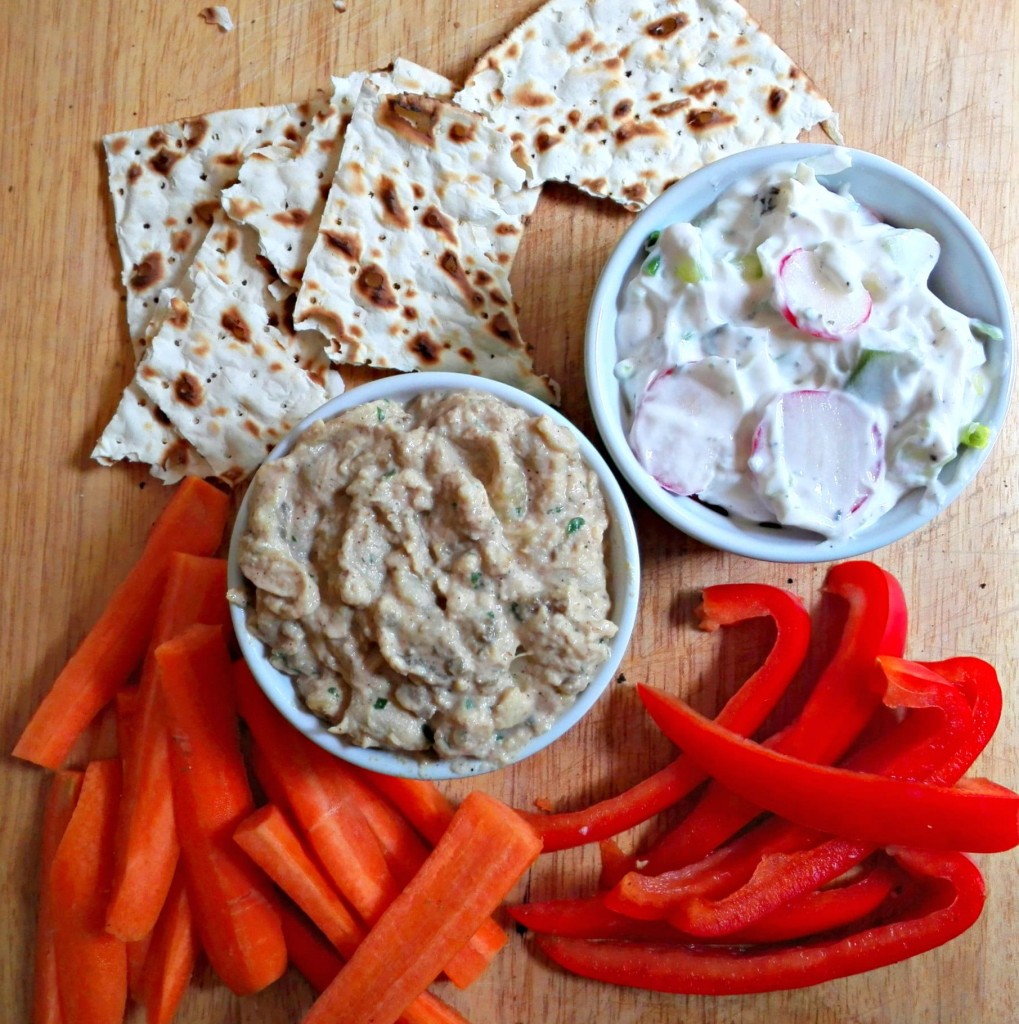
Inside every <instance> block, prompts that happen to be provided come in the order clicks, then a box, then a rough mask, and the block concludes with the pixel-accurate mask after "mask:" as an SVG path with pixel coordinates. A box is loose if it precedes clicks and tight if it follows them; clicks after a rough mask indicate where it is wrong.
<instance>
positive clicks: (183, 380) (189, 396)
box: [173, 373, 204, 407]
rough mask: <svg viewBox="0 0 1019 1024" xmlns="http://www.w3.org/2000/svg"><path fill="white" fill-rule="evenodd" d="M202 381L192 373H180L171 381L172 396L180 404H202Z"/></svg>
mask: <svg viewBox="0 0 1019 1024" xmlns="http://www.w3.org/2000/svg"><path fill="white" fill-rule="evenodd" d="M203 393H204V392H203V391H202V382H201V381H200V380H199V379H198V378H197V377H196V376H195V375H194V374H193V373H182V374H180V375H179V376H178V377H177V379H176V380H175V381H174V382H173V397H174V398H176V399H177V401H178V402H180V403H181V404H182V405H190V406H192V407H194V406H196V405H201V404H202V396H203Z"/></svg>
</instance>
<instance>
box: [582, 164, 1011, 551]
mask: <svg viewBox="0 0 1019 1024" xmlns="http://www.w3.org/2000/svg"><path fill="white" fill-rule="evenodd" d="M836 149H837V147H834V146H830V145H815V144H788V145H778V146H767V147H764V148H761V149H751V150H747V151H745V152H742V153H738V154H734V155H733V156H728V157H725V158H724V159H722V160H719V161H718V162H717V163H713V164H709V165H708V166H706V167H704V168H702V169H700V170H698V171H695V172H694V173H693V174H691V175H689V176H688V177H686V178H683V179H682V180H681V181H679V182H677V183H676V184H675V185H673V186H672V187H671V188H669V189H667V190H666V191H665V192H664V193H662V195H661V196H659V197H658V199H656V200H655V201H654V202H653V203H652V204H651V205H650V206H649V207H648V208H647V209H646V210H644V211H643V213H641V215H640V216H639V217H637V219H636V220H635V221H634V222H633V224H632V225H631V226H630V228H629V229H628V230H627V232H626V233H625V234H624V235H623V237H622V238H621V239H620V241H619V243H618V244H617V245H616V247H615V249H614V250H613V252H612V255H611V256H610V257H609V260H608V262H607V263H606V265H605V267H604V269H603V270H602V273H601V277H600V279H599V281H598V285H597V287H596V289H595V293H594V297H593V299H592V302H591V307H590V310H589V314H588V320H587V333H586V340H585V351H584V358H585V374H586V378H587V390H588V397H589V400H590V402H591V408H592V411H593V413H594V418H595V422H596V423H597V426H598V430H599V432H600V434H601V436H602V440H603V441H604V442H605V445H606V447H607V449H608V451H609V454H610V456H611V458H612V459H613V461H614V462H615V464H616V466H617V467H618V468H619V470H620V472H621V473H622V475H623V476H624V477H625V478H626V480H627V481H628V482H629V483H630V485H631V486H632V487H633V489H634V490H635V491H636V492H637V494H638V495H639V496H640V497H641V498H642V499H643V500H644V502H646V503H647V504H648V505H649V506H650V507H651V508H652V509H654V510H655V511H656V512H657V513H658V514H659V515H660V516H662V518H663V519H665V520H666V521H667V522H669V523H671V524H672V525H673V526H676V527H678V528H679V529H680V530H682V531H683V532H684V533H687V534H689V535H690V536H692V537H694V538H696V539H697V540H700V541H702V542H703V543H705V544H708V545H710V546H711V547H714V548H718V549H721V550H724V551H731V552H733V553H735V554H739V555H746V556H749V557H751V558H759V559H763V560H767V561H773V562H824V561H834V560H836V559H840V558H850V557H854V556H857V555H860V554H864V553H866V552H869V551H874V550H876V549H878V548H881V547H884V546H885V545H887V544H891V543H892V542H894V541H897V540H900V539H901V538H903V537H905V536H906V535H907V534H909V533H912V532H913V531H914V530H917V529H919V528H920V527H922V526H924V525H926V524H927V523H928V522H930V521H931V520H932V519H933V518H934V517H935V516H936V515H937V514H938V513H939V512H941V511H942V510H943V509H944V508H945V507H946V506H947V505H948V504H949V503H950V502H951V501H953V500H954V499H955V498H957V497H958V496H959V494H960V493H961V492H962V490H963V489H964V488H965V487H966V485H967V484H968V483H969V482H970V480H972V479H973V477H974V475H975V474H976V472H977V470H978V469H979V468H980V467H981V466H982V465H983V463H984V461H985V460H986V458H987V456H988V454H989V452H990V450H991V444H989V445H988V446H987V447H986V448H983V449H975V448H970V449H966V450H965V451H962V452H961V453H960V454H959V456H958V457H957V458H956V459H954V460H953V461H952V462H951V463H949V464H948V465H947V466H946V467H945V468H944V470H943V471H942V473H941V477H940V482H941V484H942V485H943V487H944V493H945V501H944V502H943V503H942V504H941V505H939V506H938V505H935V504H934V503H933V502H931V501H923V500H922V499H923V495H922V494H921V493H920V492H913V493H910V494H908V495H906V496H905V497H904V498H903V499H902V500H901V501H900V502H899V503H898V504H897V505H896V506H895V507H894V508H893V509H891V510H890V511H889V512H887V513H886V514H885V515H884V516H882V517H881V518H880V519H879V520H878V521H877V522H875V523H873V524H871V525H870V526H868V527H866V528H865V529H863V530H860V531H859V532H858V533H855V534H852V535H850V536H849V537H846V538H842V539H837V540H826V539H823V538H821V537H819V536H818V535H816V534H811V533H808V532H806V531H803V530H798V529H792V528H787V527H782V528H775V527H769V526H764V525H759V524H755V523H749V522H745V521H741V520H739V519H738V518H737V517H735V516H725V515H723V514H720V513H718V512H716V511H713V510H712V509H710V508H708V507H706V506H705V505H703V504H700V503H699V502H697V501H695V500H694V499H692V498H689V497H682V496H678V495H675V494H671V493H669V492H668V491H666V490H665V489H664V488H662V487H661V486H660V485H659V484H658V483H657V482H656V481H655V480H654V479H653V478H652V477H651V476H650V474H648V472H647V471H646V470H645V469H644V468H643V466H641V465H640V463H639V462H638V461H637V458H636V456H635V455H634V453H633V452H632V450H631V449H630V445H629V443H628V441H627V431H628V426H629V425H628V424H627V423H624V409H623V404H622V399H621V393H620V388H619V382H618V381H617V380H616V378H615V376H614V375H613V369H614V367H615V365H616V363H617V361H618V356H617V354H616V320H617V316H618V312H619V309H620V304H621V300H622V294H623V289H624V286H625V284H626V282H627V281H628V280H629V278H630V276H631V275H632V274H633V273H634V272H635V271H636V268H637V267H638V266H639V264H640V262H641V261H642V260H643V258H644V257H645V248H644V244H645V241H646V240H647V237H648V235H649V234H651V232H652V231H660V230H661V229H663V228H665V227H668V226H669V225H670V224H675V223H679V222H686V221H691V220H693V219H694V218H695V217H697V216H698V215H699V214H701V213H703V212H705V211H706V210H707V209H708V207H710V206H711V205H712V204H713V203H714V202H715V200H716V199H717V198H718V197H719V196H720V195H721V194H722V193H723V192H725V191H726V190H727V189H728V188H730V187H731V186H733V185H734V184H735V183H736V182H738V181H741V180H742V179H744V178H747V177H750V176H754V175H757V174H759V173H761V172H763V171H764V170H765V169H766V168H768V167H771V166H773V165H776V164H787V163H790V162H793V163H795V162H797V161H800V160H804V159H810V158H814V157H819V156H823V155H825V154H828V153H831V152H833V151H836ZM841 152H844V153H847V154H848V155H849V156H850V157H851V161H852V163H851V166H850V167H849V168H848V169H846V170H844V171H842V172H840V173H839V174H836V175H822V176H821V179H822V180H823V181H824V182H825V183H827V184H828V185H829V186H830V187H834V188H839V187H841V186H843V185H848V186H849V190H850V192H851V193H852V195H853V197H854V198H855V199H856V200H857V201H858V202H860V203H862V204H863V205H864V206H866V207H868V208H870V209H871V210H873V211H874V212H875V213H876V214H877V215H878V216H879V217H881V219H882V220H885V221H887V222H889V223H891V224H895V225H897V226H899V227H916V228H923V229H924V230H925V231H927V232H929V233H930V234H932V235H933V236H934V237H935V238H936V239H937V240H938V242H939V243H940V244H941V258H940V259H939V261H938V264H937V266H936V267H935V269H934V273H933V274H932V275H931V279H930V286H931V289H932V291H934V293H935V294H937V295H938V296H939V297H940V298H941V299H942V300H944V301H945V302H947V303H948V304H949V305H950V306H953V307H954V308H956V309H958V310H960V311H961V312H963V313H965V314H967V315H968V316H971V317H976V318H978V319H980V320H984V321H986V322H987V323H990V324H994V325H996V326H998V327H1000V328H1001V330H1002V331H1003V333H1004V339H1003V340H1002V341H1000V342H992V343H990V344H988V346H987V348H988V370H989V374H990V378H991V388H990V391H989V393H988V395H987V401H986V404H985V406H984V409H983V411H982V413H981V416H980V421H981V422H982V423H985V424H987V425H988V426H989V427H990V428H991V430H992V443H993V438H996V437H997V434H998V432H999V430H1000V428H1001V425H1002V423H1003V421H1004V419H1005V412H1006V409H1007V407H1008V401H1009V395H1010V392H1011V389H1012V377H1013V370H1014V357H1013V351H1014V343H1013V337H1014V329H1013V323H1012V308H1011V304H1010V302H1009V298H1008V293H1007V291H1006V288H1005V284H1004V281H1003V280H1002V276H1001V271H1000V270H999V269H998V266H997V264H996V262H995V260H994V257H993V256H992V255H991V252H990V250H989V249H988V247H987V244H986V243H985V242H984V240H983V239H982V238H981V237H980V235H979V233H978V232H977V230H976V228H974V227H973V225H972V224H971V223H970V221H969V220H968V219H967V218H966V217H965V216H964V215H963V214H962V213H961V212H960V211H959V209H958V208H957V207H956V206H955V205H954V204H953V203H952V202H951V201H950V200H949V199H947V198H946V197H945V196H944V195H942V194H941V193H940V192H939V191H938V190H937V189H935V188H934V187H933V186H932V185H929V184H928V183H927V182H925V181H924V180H923V179H922V178H919V177H917V175H915V174H913V173H912V172H911V171H908V170H906V169H905V168H904V167H900V166H899V165H898V164H895V163H892V162H891V161H889V160H886V159H884V158H883V157H879V156H874V155H873V154H871V153H865V152H862V151H860V150H854V149H848V150H846V149H843V150H841Z"/></svg>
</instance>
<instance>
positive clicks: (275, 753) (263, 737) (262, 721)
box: [234, 662, 399, 924]
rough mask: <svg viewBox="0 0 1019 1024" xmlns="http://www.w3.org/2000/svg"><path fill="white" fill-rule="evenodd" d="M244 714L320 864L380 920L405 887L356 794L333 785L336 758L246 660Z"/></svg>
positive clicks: (276, 789)
mask: <svg viewBox="0 0 1019 1024" xmlns="http://www.w3.org/2000/svg"><path fill="white" fill-rule="evenodd" d="M234 683H235V686H236V690H237V702H238V707H239V708H240V712H241V716H242V717H243V718H244V720H245V721H246V722H247V724H248V727H249V729H250V730H251V732H252V735H253V736H254V739H255V743H256V744H257V746H258V748H259V750H260V751H261V755H262V758H261V760H260V761H256V769H257V768H258V766H259V765H260V764H261V765H262V766H263V773H265V772H267V773H268V774H267V777H265V778H263V777H262V775H259V779H260V780H261V781H262V784H263V787H264V788H265V789H266V791H267V792H269V793H270V794H273V795H274V796H275V797H276V798H279V797H280V796H281V795H282V796H284V797H285V800H286V803H287V805H288V806H289V808H290V810H291V812H292V813H293V815H294V817H295V818H296V820H297V822H298V824H299V825H300V826H301V829H302V830H303V831H304V834H305V835H306V836H307V838H308V841H309V843H310V844H311V847H312V849H313V850H314V851H315V853H316V855H317V856H318V859H319V862H320V863H321V864H322V867H323V868H324V869H325V871H326V874H327V875H328V876H329V877H330V879H331V880H332V882H333V884H334V885H335V886H336V888H337V889H338V890H339V891H340V893H342V895H343V896H344V897H345V898H346V900H347V901H348V902H349V903H350V904H351V906H352V907H353V908H354V909H355V910H356V911H357V913H358V914H359V915H360V917H361V919H362V920H363V921H365V922H367V923H369V924H370V923H371V922H373V921H375V920H376V919H377V918H378V916H379V915H380V914H381V913H382V911H383V910H384V909H385V908H386V907H387V906H389V904H390V903H391V902H392V901H393V899H394V898H395V897H396V895H397V893H398V892H399V886H398V885H397V883H396V880H395V879H394V878H393V875H392V872H391V871H390V870H389V867H388V865H387V864H386V860H385V857H384V856H383V854H382V849H381V847H380V846H379V842H378V840H377V839H376V837H375V833H374V832H372V830H371V828H370V826H369V825H368V823H367V822H366V821H365V819H364V815H363V814H362V813H361V811H360V809H359V808H358V807H357V805H356V802H355V800H354V797H353V795H352V794H351V793H350V792H349V791H348V792H340V791H338V789H337V787H335V786H331V785H329V784H327V782H326V780H328V779H329V776H330V772H331V770H332V769H333V767H334V765H333V764H332V762H333V760H334V758H333V756H332V755H331V754H329V753H327V752H326V751H324V750H322V749H321V748H320V747H317V746H316V745H315V744H314V743H312V742H311V741H310V740H309V739H307V738H306V737H305V736H302V735H301V733H299V732H298V731H297V730H296V729H295V728H294V727H293V726H292V725H290V723H289V722H287V721H286V720H285V719H284V718H283V717H282V716H281V715H280V714H279V713H278V712H277V711H276V709H275V708H274V707H273V706H272V705H271V704H270V703H269V699H268V698H267V697H266V696H265V694H263V693H262V691H261V689H259V686H258V683H257V682H255V678H254V676H252V675H251V671H250V670H249V669H248V667H247V666H246V665H245V664H244V663H243V662H237V663H235V666H234Z"/></svg>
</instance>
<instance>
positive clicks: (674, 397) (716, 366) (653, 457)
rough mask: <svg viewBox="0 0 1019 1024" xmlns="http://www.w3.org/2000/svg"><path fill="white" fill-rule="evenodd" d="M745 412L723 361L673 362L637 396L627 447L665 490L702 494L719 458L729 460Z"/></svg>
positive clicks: (712, 359)
mask: <svg viewBox="0 0 1019 1024" xmlns="http://www.w3.org/2000/svg"><path fill="white" fill-rule="evenodd" d="M743 412H744V410H743V408H742V405H741V402H740V398H739V388H738V387H737V386H736V381H735V379H734V376H733V370H732V367H731V365H730V364H729V363H728V361H727V360H724V359H716V358H710V357H709V358H707V359H702V360H699V361H698V362H695V363H689V364H686V365H685V366H683V367H673V368H671V369H668V370H664V371H663V372H661V373H659V374H657V375H656V376H655V377H653V378H652V379H651V381H650V382H649V383H648V386H647V388H646V389H645V390H644V393H643V394H642V395H641V397H640V401H639V403H638V405H637V411H636V413H635V415H634V418H633V426H632V427H631V428H630V447H631V448H632V449H633V452H634V454H635V455H636V456H637V459H638V461H639V462H640V464H641V465H642V466H643V467H644V468H645V469H646V470H647V471H648V472H649V473H650V474H651V475H652V476H653V477H654V478H655V479H656V480H657V481H658V483H660V484H661V485H662V487H664V488H665V489H666V490H668V491H672V492H673V493H674V494H684V495H691V494H700V493H701V492H703V491H704V490H705V489H706V488H707V487H708V486H709V484H710V483H711V480H712V479H713V477H714V476H715V472H716V470H717V469H718V466H719V462H720V460H727V461H729V462H731V461H732V457H733V454H732V453H733V449H734V445H735V442H734V436H735V434H736V431H737V429H738V427H739V422H740V419H741V418H742V416H743Z"/></svg>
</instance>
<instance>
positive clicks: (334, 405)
mask: <svg viewBox="0 0 1019 1024" xmlns="http://www.w3.org/2000/svg"><path fill="white" fill-rule="evenodd" d="M462 390H472V391H482V392H485V393H486V394H490V395H495V396H496V397H497V398H501V399H502V400H503V401H505V402H507V403H509V404H510V405H514V406H517V407H519V408H521V409H523V410H525V411H526V412H528V413H530V414H532V415H542V414H543V415H546V416H549V417H551V418H552V419H553V420H555V421H556V422H557V423H561V424H563V425H564V426H566V427H567V428H569V429H570V431H571V432H572V433H573V434H574V436H575V437H576V438H577V441H578V443H579V445H580V451H581V454H582V455H583V457H584V458H585V459H586V460H587V462H588V463H589V464H590V465H591V467H592V468H593V469H594V470H595V472H596V473H597V474H598V479H599V481H600V482H601V486H602V490H603V491H604V494H605V499H606V502H607V504H608V510H609V518H610V527H609V536H608V551H609V570H610V578H609V587H610V594H611V598H612V611H611V618H612V621H613V622H615V623H616V626H617V627H618V632H617V633H616V636H615V637H614V639H613V640H612V643H611V650H610V653H609V657H608V660H607V661H606V662H605V664H604V665H603V666H602V668H601V670H600V671H599V672H598V674H597V675H596V676H595V678H594V679H593V680H592V681H591V683H590V685H589V686H588V687H587V689H586V690H584V692H583V693H582V694H580V696H579V697H578V698H577V700H576V701H575V702H574V703H573V704H572V705H571V706H570V707H569V708H568V709H567V710H566V711H565V712H564V713H563V714H562V715H561V716H560V717H559V718H558V719H557V720H556V722H555V724H554V725H553V727H552V728H551V729H550V730H549V731H548V732H546V733H543V734H542V735H540V736H536V737H535V738H534V739H532V740H531V741H530V743H528V744H527V745H526V746H524V747H522V748H521V749H520V750H519V751H518V752H517V754H516V756H515V757H514V758H513V760H512V761H511V762H510V763H511V764H515V763H517V762H519V761H522V760H523V759H524V758H526V757H530V756H531V755H532V754H535V753H537V752H538V751H539V750H542V749H544V748H545V747H547V746H548V745H549V744H550V743H552V742H554V741H555V740H557V739H558V738H559V737H560V736H562V735H563V734H564V733H565V732H567V730H569V729H570V728H572V727H573V726H574V725H576V723H577V722H578V721H580V719H581V718H582V717H583V716H584V715H585V714H586V713H587V712H588V711H589V710H590V709H591V707H592V706H593V705H594V703H595V701H597V700H598V698H599V697H600V696H601V694H602V693H603V692H604V691H605V688H606V687H607V686H608V684H609V682H610V681H611V680H612V678H613V677H614V675H615V673H616V670H617V669H618V668H619V664H620V662H621V661H622V658H623V654H624V653H625V651H626V648H627V645H628V644H629V641H630V634H631V633H632V632H633V624H634V621H635V619H636V616H637V603H638V598H639V591H640V557H639V552H638V549H637V535H636V532H635V531H634V526H633V519H632V517H631V515H630V509H629V507H628V505H627V503H626V499H625V497H624V496H623V492H622V490H621V488H620V486H619V483H618V482H617V481H616V478H615V476H614V474H613V472H612V470H611V469H610V467H609V466H608V464H607V463H606V462H605V460H604V459H603V458H602V457H601V455H600V454H599V453H598V451H597V450H596V449H595V447H594V446H593V445H592V444H591V442H590V441H589V440H588V439H587V438H586V437H584V436H583V435H582V434H581V433H580V431H579V430H577V428H576V427H574V426H573V424H572V423H570V422H569V421H568V420H567V419H566V418H565V417H564V416H563V415H562V414H561V413H559V412H557V411H556V410H554V409H552V408H550V407H549V406H547V405H546V404H545V403H544V402H541V401H539V400H538V399H537V398H533V397H531V396H530V395H527V394H525V393H524V392H523V391H519V390H517V389H516V388H512V387H509V386H507V385H505V384H499V383H496V382H494V381H490V380H485V379H482V378H480V377H474V376H471V375H468V374H461V373H413V374H401V375H398V376H392V377H386V378H384V379H382V380H377V381H374V382H372V383H370V384H364V385H361V386H359V387H356V388H354V389H352V390H351V391H348V392H347V393H345V394H343V395H340V396H339V397H338V398H334V399H333V400H332V401H330V402H327V403H326V404H325V405H323V406H322V407H321V408H320V409H318V410H317V411H316V412H314V413H312V414H311V415H310V416H308V417H307V418H306V419H305V420H303V421H302V422H301V423H299V424H298V425H297V426H296V427H295V428H294V429H293V430H292V431H291V432H290V434H288V435H287V436H286V437H285V438H284V439H283V440H282V441H281V442H280V443H279V445H277V446H276V448H275V449H273V451H272V452H271V453H270V455H269V456H268V458H267V460H266V461H269V462H272V461H274V460H276V459H279V458H282V457H283V456H284V455H286V454H287V453H288V452H289V451H290V450H291V448H292V447H293V446H294V443H295V442H296V440H297V438H298V437H299V436H300V434H301V433H303V432H304V431H305V430H306V429H307V428H308V427H309V426H310V425H311V424H312V423H314V422H316V421H317V420H322V419H330V418H332V417H334V416H336V415H338V414H339V413H342V412H345V411H347V410H348V409H352V408H354V407H355V406H358V405H363V404H365V403H367V402H373V401H378V400H379V399H391V400H394V401H407V400H408V399H410V398H412V397H414V396H415V395H418V394H421V393H422V392H425V391H462ZM249 493H250V492H249ZM247 517H248V499H247V497H245V499H244V501H242V503H241V506H240V509H239V510H238V514H237V521H236V523H235V525H234V529H233V534H232V536H231V539H230V551H229V556H228V574H229V575H228V578H229V585H230V587H231V588H242V587H244V586H245V579H244V577H243V575H242V574H241V571H240V568H239V567H238V564H237V549H238V543H239V540H240V537H241V535H242V533H243V532H244V529H245V527H246V524H247ZM230 615H231V619H232V621H233V626H234V631H235V632H236V634H237V638H238V642H239V643H240V648H241V653H242V654H243V655H244V659H245V661H247V663H248V665H249V666H250V667H251V671H252V672H253V673H254V676H255V679H256V680H257V681H258V683H259V685H260V686H261V687H262V689H263V690H264V692H265V694H266V695H267V696H268V698H269V699H270V700H271V701H272V703H273V704H274V705H275V706H276V707H277V708H278V709H279V711H280V712H281V713H282V714H283V715H284V717H285V718H286V719H287V720H288V721H289V722H291V724H293V725H294V726H296V727H297V728H298V729H300V730H301V731H302V732H303V733H305V735H307V736H309V737H310V738H311V739H312V740H314V741H315V742H316V743H317V744H318V745H319V746H320V747H323V748H324V749H326V750H328V751H330V752H331V753H333V754H335V755H336V756H337V757H341V758H343V759H344V760H345V761H350V762H352V763H353V764H356V765H360V766H361V767H363V768H368V769H371V770H372V771H376V772H381V773H383V774H386V775H400V776H405V777H410V778H425V779H452V778H460V777H462V776H464V775H471V774H480V773H482V772H488V771H494V770H495V769H497V768H500V767H505V765H496V764H491V763H489V762H487V761H479V760H469V759H460V760H457V761H455V762H454V761H429V760H426V759H423V758H421V757H419V756H417V755H415V754H412V753H403V752H399V751H390V750H381V749H373V748H366V747H360V746H356V745H355V744H352V743H349V742H348V741H346V740H344V739H343V738H341V737H340V736H337V735H336V734H334V733H331V732H329V730H328V729H327V728H326V725H325V723H324V722H323V721H322V720H321V719H319V718H318V717H316V716H315V715H313V714H312V713H311V712H310V711H309V710H308V709H307V708H306V707H305V705H304V704H303V703H302V702H301V700H300V699H299V698H298V696H297V694H296V692H295V690H294V684H293V680H292V679H291V678H290V677H289V676H287V675H284V674H283V673H282V672H279V671H278V670H277V669H275V668H273V666H272V665H270V664H269V661H268V659H267V657H266V650H265V646H264V645H263V644H262V642H261V641H260V640H258V639H257V638H256V637H255V636H253V635H252V634H251V633H249V632H248V629H247V625H246V622H245V613H244V610H243V609H241V608H238V607H234V606H231V609H230Z"/></svg>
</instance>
